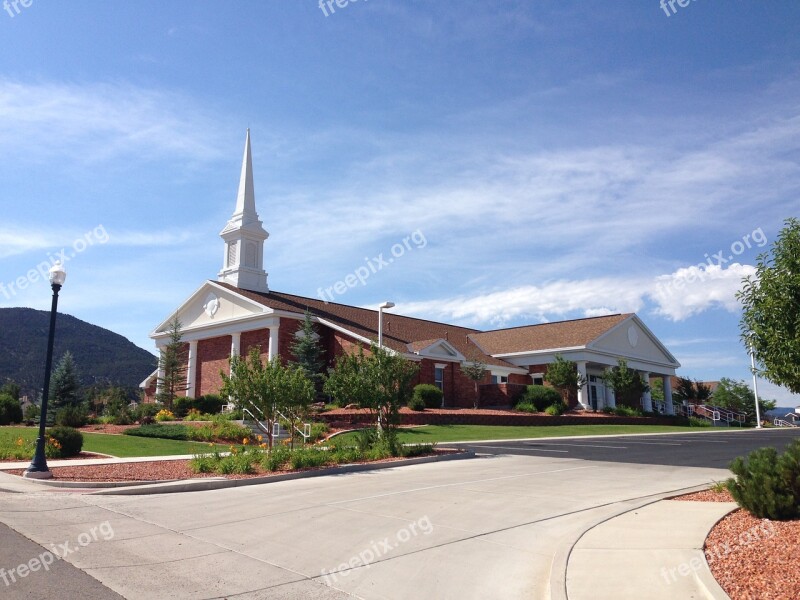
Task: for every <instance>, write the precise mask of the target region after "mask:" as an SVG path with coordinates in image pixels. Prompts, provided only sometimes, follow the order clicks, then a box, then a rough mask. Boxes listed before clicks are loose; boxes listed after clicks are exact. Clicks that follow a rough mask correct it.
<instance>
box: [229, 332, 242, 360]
mask: <svg viewBox="0 0 800 600" xmlns="http://www.w3.org/2000/svg"><path fill="white" fill-rule="evenodd" d="M241 343H242V334H241V333H232V334H231V356H239V346H240V344H241Z"/></svg>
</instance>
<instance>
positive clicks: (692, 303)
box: [649, 263, 756, 321]
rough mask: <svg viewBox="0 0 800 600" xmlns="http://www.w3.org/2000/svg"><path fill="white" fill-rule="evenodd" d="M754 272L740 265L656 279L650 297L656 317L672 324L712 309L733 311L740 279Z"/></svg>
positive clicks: (691, 269) (710, 267)
mask: <svg viewBox="0 0 800 600" xmlns="http://www.w3.org/2000/svg"><path fill="white" fill-rule="evenodd" d="M755 272H756V269H755V267H753V266H751V265H740V264H739V263H733V264H731V265H729V266H728V267H727V268H724V267H722V266H720V265H707V266H691V267H686V268H682V269H678V270H677V271H675V272H674V273H670V274H669V275H661V276H659V277H657V278H656V285H655V289H654V290H652V291H650V293H649V295H650V296H651V298H652V299H653V300H654V301H655V302H656V303H657V308H656V314H659V315H662V316H665V317H667V318H669V319H672V320H673V321H683V320H685V319H688V318H689V317H691V316H693V315H696V314H698V313H701V312H703V311H705V310H708V309H709V308H713V307H720V308H723V309H725V310H727V311H729V312H735V311H736V310H738V309H739V302H738V300H737V299H736V292H738V291H739V290H740V289H741V288H742V279H743V278H744V277H748V276H753V275H755Z"/></svg>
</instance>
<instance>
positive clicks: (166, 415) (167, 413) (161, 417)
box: [155, 408, 175, 423]
mask: <svg viewBox="0 0 800 600" xmlns="http://www.w3.org/2000/svg"><path fill="white" fill-rule="evenodd" d="M155 419H156V421H158V422H159V423H160V422H161V421H174V420H175V413H173V412H172V411H171V410H167V409H166V408H162V409H161V410H159V411H158V412H157V413H156V416H155Z"/></svg>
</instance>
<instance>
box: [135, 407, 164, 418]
mask: <svg viewBox="0 0 800 600" xmlns="http://www.w3.org/2000/svg"><path fill="white" fill-rule="evenodd" d="M159 410H161V405H160V404H144V403H142V404H139V406H137V407H136V410H135V411H134V413H133V416H134V418H135V419H136V420H137V421H141V420H142V419H144V418H146V417H151V418H154V417H155V416H156V415H157V414H158V411H159Z"/></svg>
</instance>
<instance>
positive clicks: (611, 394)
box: [606, 387, 617, 408]
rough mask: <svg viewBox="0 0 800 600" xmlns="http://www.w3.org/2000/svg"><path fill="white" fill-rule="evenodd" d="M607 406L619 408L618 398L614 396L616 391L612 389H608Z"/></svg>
mask: <svg viewBox="0 0 800 600" xmlns="http://www.w3.org/2000/svg"><path fill="white" fill-rule="evenodd" d="M606 404H607V405H608V406H610V407H611V408H616V407H617V397H616V395H615V394H614V390H613V389H611V388H610V387H606Z"/></svg>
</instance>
